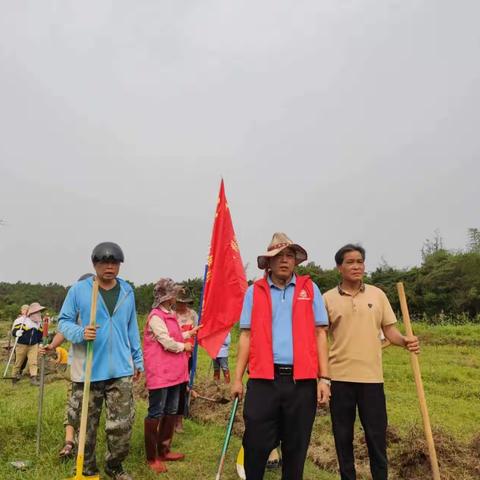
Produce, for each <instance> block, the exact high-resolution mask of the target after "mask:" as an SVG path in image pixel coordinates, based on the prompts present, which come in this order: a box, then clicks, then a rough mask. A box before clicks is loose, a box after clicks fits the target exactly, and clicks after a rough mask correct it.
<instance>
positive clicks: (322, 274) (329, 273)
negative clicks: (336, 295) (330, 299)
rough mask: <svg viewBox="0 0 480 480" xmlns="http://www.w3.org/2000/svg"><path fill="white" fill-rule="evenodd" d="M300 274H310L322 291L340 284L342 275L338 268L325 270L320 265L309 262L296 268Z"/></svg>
mask: <svg viewBox="0 0 480 480" xmlns="http://www.w3.org/2000/svg"><path fill="white" fill-rule="evenodd" d="M296 272H297V273H298V274H299V275H310V277H311V278H312V280H313V282H314V283H316V284H317V286H318V288H319V289H320V291H321V292H322V293H324V292H326V291H327V290H330V289H331V288H333V287H335V286H336V285H338V282H339V280H340V275H339V273H338V270H337V269H336V268H333V269H331V270H323V269H322V267H320V265H317V264H315V263H314V262H309V263H307V264H306V265H299V266H298V267H297V268H296Z"/></svg>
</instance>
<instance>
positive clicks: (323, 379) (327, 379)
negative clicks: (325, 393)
mask: <svg viewBox="0 0 480 480" xmlns="http://www.w3.org/2000/svg"><path fill="white" fill-rule="evenodd" d="M319 382H320V383H324V384H325V385H328V386H329V387H330V385H331V384H332V379H331V378H330V377H320V379H319Z"/></svg>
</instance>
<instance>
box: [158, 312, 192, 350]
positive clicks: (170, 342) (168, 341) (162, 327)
mask: <svg viewBox="0 0 480 480" xmlns="http://www.w3.org/2000/svg"><path fill="white" fill-rule="evenodd" d="M149 328H150V331H151V332H152V333H153V336H154V337H155V338H156V339H157V341H158V342H159V343H160V344H161V345H162V347H163V348H164V349H165V350H167V351H169V352H173V353H179V352H183V351H184V350H185V343H182V342H177V341H176V340H175V339H174V338H172V337H171V336H170V333H169V332H168V328H167V325H166V324H165V322H164V321H163V319H161V318H160V317H158V316H157V315H153V316H152V318H150V324H149ZM182 336H183V338H184V339H187V338H190V337H191V335H190V332H182Z"/></svg>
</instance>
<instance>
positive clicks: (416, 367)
mask: <svg viewBox="0 0 480 480" xmlns="http://www.w3.org/2000/svg"><path fill="white" fill-rule="evenodd" d="M397 291H398V297H399V299H400V308H401V310H402V316H403V323H404V324H405V330H406V332H407V335H409V336H412V335H413V330H412V323H411V322H410V314H409V313H408V305H407V297H406V296H405V289H404V288H403V283H402V282H399V283H397ZM410 362H411V364H412V370H413V376H414V378H415V385H416V386H417V395H418V402H419V403H420V411H421V413H422V419H423V429H424V432H425V438H426V440H427V446H428V454H429V457H430V465H431V467H432V478H433V480H440V470H439V468H438V459H437V452H436V451H435V444H434V442H433V435H432V427H431V425H430V417H429V416H428V409H427V401H426V399H425V391H424V390H423V382H422V375H421V373H420V363H419V361H418V357H417V355H416V354H415V353H412V352H410Z"/></svg>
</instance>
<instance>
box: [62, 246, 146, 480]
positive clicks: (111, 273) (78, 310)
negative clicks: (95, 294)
mask: <svg viewBox="0 0 480 480" xmlns="http://www.w3.org/2000/svg"><path fill="white" fill-rule="evenodd" d="M91 258H92V262H93V267H94V269H95V273H96V275H95V278H96V280H97V281H98V285H99V294H100V295H99V298H98V304H97V317H96V327H91V326H89V320H90V306H91V298H92V288H93V280H94V279H93V278H86V279H84V280H81V281H79V282H77V283H75V284H74V285H72V287H71V288H70V290H69V291H68V294H67V297H66V299H65V301H64V303H63V306H62V310H61V312H60V317H59V331H60V332H61V333H62V334H63V335H64V336H65V338H66V339H67V340H70V341H71V342H72V365H71V377H72V402H71V405H72V407H71V409H70V411H69V415H68V416H69V423H70V424H71V425H73V426H74V427H75V429H76V430H77V431H78V427H79V424H80V412H81V402H82V395H83V382H84V373H85V372H84V368H85V367H84V364H85V358H86V341H88V340H92V341H94V344H93V345H94V354H93V365H92V377H91V382H92V383H91V387H90V403H89V421H88V425H87V438H86V443H85V460H84V466H83V475H96V474H98V468H97V463H96V457H95V443H96V436H97V427H98V423H99V420H100V414H101V411H102V405H103V402H104V401H105V408H106V422H105V432H106V437H107V452H106V456H105V472H106V473H107V475H109V476H110V477H111V478H113V479H114V480H130V479H131V478H132V477H131V476H130V475H129V474H128V473H126V472H125V471H124V470H123V466H122V462H123V460H125V458H126V457H127V455H128V451H129V447H130V438H131V434H132V427H133V420H134V405H133V394H132V377H133V378H134V379H136V378H138V376H139V375H140V372H142V371H143V357H142V351H141V346H140V336H139V332H138V324H137V316H136V312H135V298H134V294H133V289H132V287H131V286H130V285H129V284H128V283H127V282H126V281H125V280H123V279H121V278H119V277H118V276H117V275H118V273H119V270H120V263H122V262H123V261H124V256H123V252H122V250H121V248H120V247H119V246H118V245H117V244H116V243H113V242H103V243H100V244H99V245H97V246H96V247H95V248H94V249H93V252H92V257H91Z"/></svg>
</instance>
